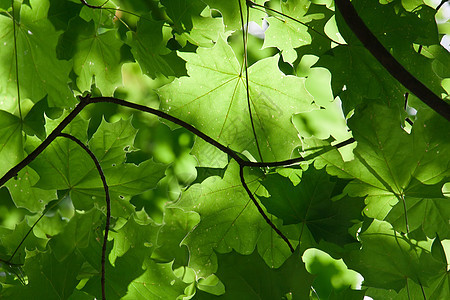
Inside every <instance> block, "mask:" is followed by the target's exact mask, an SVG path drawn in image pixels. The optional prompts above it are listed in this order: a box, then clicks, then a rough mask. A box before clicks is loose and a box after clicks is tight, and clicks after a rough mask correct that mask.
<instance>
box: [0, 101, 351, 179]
mask: <svg viewBox="0 0 450 300" xmlns="http://www.w3.org/2000/svg"><path fill="white" fill-rule="evenodd" d="M80 100H81V102H80V103H79V104H78V105H77V106H76V107H75V108H74V110H73V111H72V112H71V113H70V114H69V115H68V116H67V117H66V118H65V119H64V120H63V121H62V122H61V123H60V124H59V125H58V126H57V127H56V128H55V129H54V130H53V131H52V132H51V133H50V134H49V135H48V137H47V138H46V139H45V140H44V141H43V142H42V143H41V144H40V145H39V146H38V147H37V148H36V149H35V150H34V151H33V152H31V153H30V154H29V155H28V156H27V157H25V158H24V159H23V160H22V161H21V162H19V163H18V164H17V165H15V166H14V167H12V168H11V169H10V170H9V171H8V172H7V173H6V174H5V175H3V177H2V178H0V187H1V186H3V185H4V184H5V183H6V182H7V181H8V180H10V179H11V178H13V177H14V176H16V175H17V173H18V172H19V171H20V170H22V169H23V168H24V167H26V166H27V165H28V164H30V163H31V162H32V161H33V160H34V159H35V158H36V157H37V156H38V155H39V154H40V153H41V152H42V151H44V150H45V148H47V147H48V145H50V143H51V142H52V141H53V140H54V139H55V138H56V137H57V136H58V135H59V134H60V133H61V132H62V130H63V129H64V128H65V127H66V126H67V125H68V124H69V123H70V122H71V121H72V120H73V119H74V118H75V117H76V116H77V115H78V114H79V113H80V112H81V110H82V109H83V108H84V107H85V106H86V105H88V104H91V103H114V104H118V105H121V106H125V107H128V108H132V109H136V110H139V111H143V112H147V113H150V114H153V115H155V116H158V117H161V118H163V119H165V120H167V121H170V122H173V123H175V124H177V125H180V126H181V127H183V128H185V129H187V130H188V131H190V132H192V133H193V134H195V135H196V136H198V137H199V138H201V139H203V140H204V141H205V142H207V143H208V144H210V145H212V146H214V147H216V148H217V149H219V150H220V151H222V152H224V153H226V154H228V155H229V156H230V157H231V158H233V159H234V160H235V161H236V162H237V163H238V164H239V165H242V166H246V167H261V168H262V167H284V166H289V165H293V164H297V163H299V162H302V161H306V160H309V159H312V158H314V157H317V156H319V155H322V154H324V153H326V152H327V151H330V150H332V149H334V148H340V147H343V146H346V145H349V144H351V143H353V142H354V141H355V140H354V139H353V138H349V139H348V140H346V141H343V142H341V143H339V144H337V145H335V146H327V147H323V148H322V147H321V148H319V149H321V151H319V152H315V153H313V154H311V155H308V156H306V157H299V158H293V159H288V160H283V161H274V162H251V161H246V160H244V159H243V158H241V157H240V156H239V155H238V154H237V153H236V152H234V151H233V150H231V149H230V148H228V147H226V146H224V145H223V144H221V143H219V142H218V141H216V140H215V139H213V138H211V137H210V136H208V135H206V134H205V133H203V132H202V131H200V130H198V129H197V128H195V127H194V126H192V125H190V124H188V123H186V122H184V121H182V120H180V119H178V118H176V117H174V116H171V115H169V114H167V113H165V112H162V111H160V110H156V109H153V108H150V107H147V106H144V105H140V104H136V103H132V102H128V101H125V100H122V99H118V98H114V97H95V98H90V96H89V95H88V96H86V97H80ZM308 150H312V149H307V150H306V151H308Z"/></svg>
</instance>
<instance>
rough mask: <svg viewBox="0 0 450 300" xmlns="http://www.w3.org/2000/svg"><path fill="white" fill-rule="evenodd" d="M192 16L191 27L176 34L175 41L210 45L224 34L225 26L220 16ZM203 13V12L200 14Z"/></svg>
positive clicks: (204, 45)
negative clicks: (187, 30)
mask: <svg viewBox="0 0 450 300" xmlns="http://www.w3.org/2000/svg"><path fill="white" fill-rule="evenodd" d="M210 14H211V13H210V12H209V16H194V17H192V29H191V30H190V31H189V32H183V34H181V35H176V37H177V41H178V42H180V43H181V44H182V45H184V44H185V43H186V42H187V41H189V42H190V43H191V44H193V45H197V46H200V47H212V46H214V44H215V42H217V40H218V39H219V38H220V37H221V36H225V35H226V34H225V33H224V31H225V27H224V24H223V20H222V19H221V18H212V17H211V16H210ZM202 15H203V14H202Z"/></svg>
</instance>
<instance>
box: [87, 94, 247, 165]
mask: <svg viewBox="0 0 450 300" xmlns="http://www.w3.org/2000/svg"><path fill="white" fill-rule="evenodd" d="M89 101H90V102H91V103H99V102H108V103H115V104H119V105H121V106H125V107H129V108H133V109H137V110H139V111H143V112H147V113H150V114H152V115H155V116H158V117H161V118H163V119H165V120H167V121H170V122H172V123H175V124H177V125H180V126H181V127H183V128H185V129H187V130H189V131H190V132H192V133H193V134H195V135H196V136H198V137H200V138H201V139H203V140H204V141H205V142H207V143H208V144H211V145H213V146H214V147H216V148H218V149H219V150H220V151H222V152H224V153H226V154H228V155H229V156H230V157H231V158H233V159H234V160H235V161H237V162H238V163H239V164H241V163H242V162H243V161H244V160H243V159H242V158H241V157H240V156H238V155H237V153H236V152H234V151H233V150H231V149H230V148H228V147H226V146H224V145H222V144H221V143H219V142H218V141H216V140H215V139H213V138H211V137H210V136H208V135H206V134H205V133H203V132H201V131H200V130H198V129H197V128H195V127H194V126H192V125H191V124H189V123H186V122H184V121H182V120H180V119H178V118H176V117H174V116H171V115H169V114H167V113H165V112H162V111H160V110H157V109H153V108H150V107H147V106H144V105H140V104H136V103H132V102H128V101H125V100H122V99H118V98H114V97H95V98H90V100H89Z"/></svg>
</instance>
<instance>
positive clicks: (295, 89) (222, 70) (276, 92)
mask: <svg viewBox="0 0 450 300" xmlns="http://www.w3.org/2000/svg"><path fill="white" fill-rule="evenodd" d="M179 55H180V56H181V57H182V58H183V59H185V60H186V61H187V65H186V66H187V69H188V74H189V76H190V77H182V78H179V79H177V80H175V81H174V82H173V83H171V84H169V85H166V86H164V87H162V88H161V89H160V90H159V93H160V94H161V96H162V103H161V108H162V109H164V110H165V111H167V112H168V113H170V114H172V115H174V116H177V117H180V118H181V119H183V120H184V121H186V122H188V123H190V124H192V125H194V126H195V127H196V128H197V129H199V130H201V131H203V132H204V133H206V134H208V135H210V136H211V137H213V138H215V139H217V140H218V141H220V142H221V143H222V144H225V145H227V146H229V147H230V148H231V149H233V150H236V151H244V150H247V151H249V152H250V153H251V154H252V155H253V157H255V158H257V159H261V157H259V152H261V155H262V159H264V160H281V159H288V158H290V156H291V152H292V150H293V149H294V148H295V147H296V146H297V145H299V139H298V137H297V133H296V130H295V128H294V127H293V126H292V123H291V117H292V114H294V113H298V112H302V111H309V110H311V109H312V107H313V106H312V105H311V101H312V97H311V96H310V94H309V93H308V92H307V90H306V89H305V87H304V79H302V78H297V77H293V76H285V75H284V74H283V73H281V72H280V70H279V69H278V66H277V62H278V57H276V56H275V57H270V58H267V59H264V60H260V61H258V62H257V63H255V64H254V65H253V66H251V67H250V68H249V70H248V73H249V85H250V86H249V92H250V107H251V115H252V119H253V126H254V128H255V132H256V139H257V141H258V145H259V150H260V151H259V150H258V149H257V143H256V139H255V135H254V134H253V129H252V123H251V119H250V115H249V113H250V112H249V109H248V104H247V99H246V88H245V80H244V77H243V76H244V75H243V74H244V73H243V71H242V69H241V67H240V66H239V63H238V61H237V59H236V57H235V55H234V53H233V51H232V49H231V47H230V46H229V45H227V44H226V43H225V41H224V40H222V39H219V41H218V42H217V43H216V45H215V46H214V47H213V48H211V49H204V48H199V49H198V51H197V53H196V54H193V53H179ZM205 78H208V80H205ZM269 82H270V84H268V83H269ZM221 99H223V100H221ZM204 151H208V150H206V149H204ZM208 152H210V151H208ZM213 167H223V166H220V165H219V166H217V165H216V166H213Z"/></svg>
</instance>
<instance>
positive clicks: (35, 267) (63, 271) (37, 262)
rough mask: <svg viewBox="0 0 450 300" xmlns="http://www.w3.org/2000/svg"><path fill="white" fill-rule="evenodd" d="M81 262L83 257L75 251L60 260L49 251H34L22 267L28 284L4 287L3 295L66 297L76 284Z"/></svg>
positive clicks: (44, 297) (19, 297)
mask: <svg viewBox="0 0 450 300" xmlns="http://www.w3.org/2000/svg"><path fill="white" fill-rule="evenodd" d="M82 262H83V258H82V257H81V256H80V255H79V254H77V253H75V252H73V253H71V254H70V255H69V256H68V257H67V258H66V259H65V260H64V261H61V262H60V261H58V260H56V258H55V257H54V256H53V255H52V253H51V252H45V253H34V255H33V256H32V257H30V258H29V259H27V260H26V263H25V265H24V267H23V269H24V272H25V274H26V275H27V276H28V284H27V285H26V286H25V287H22V286H15V287H14V288H12V289H6V291H5V293H4V296H5V297H11V299H13V298H14V299H25V298H28V299H33V298H34V299H67V298H69V297H70V295H71V294H72V293H73V291H74V290H75V287H76V285H77V284H78V279H77V276H78V272H79V271H80V268H81V264H82Z"/></svg>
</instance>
